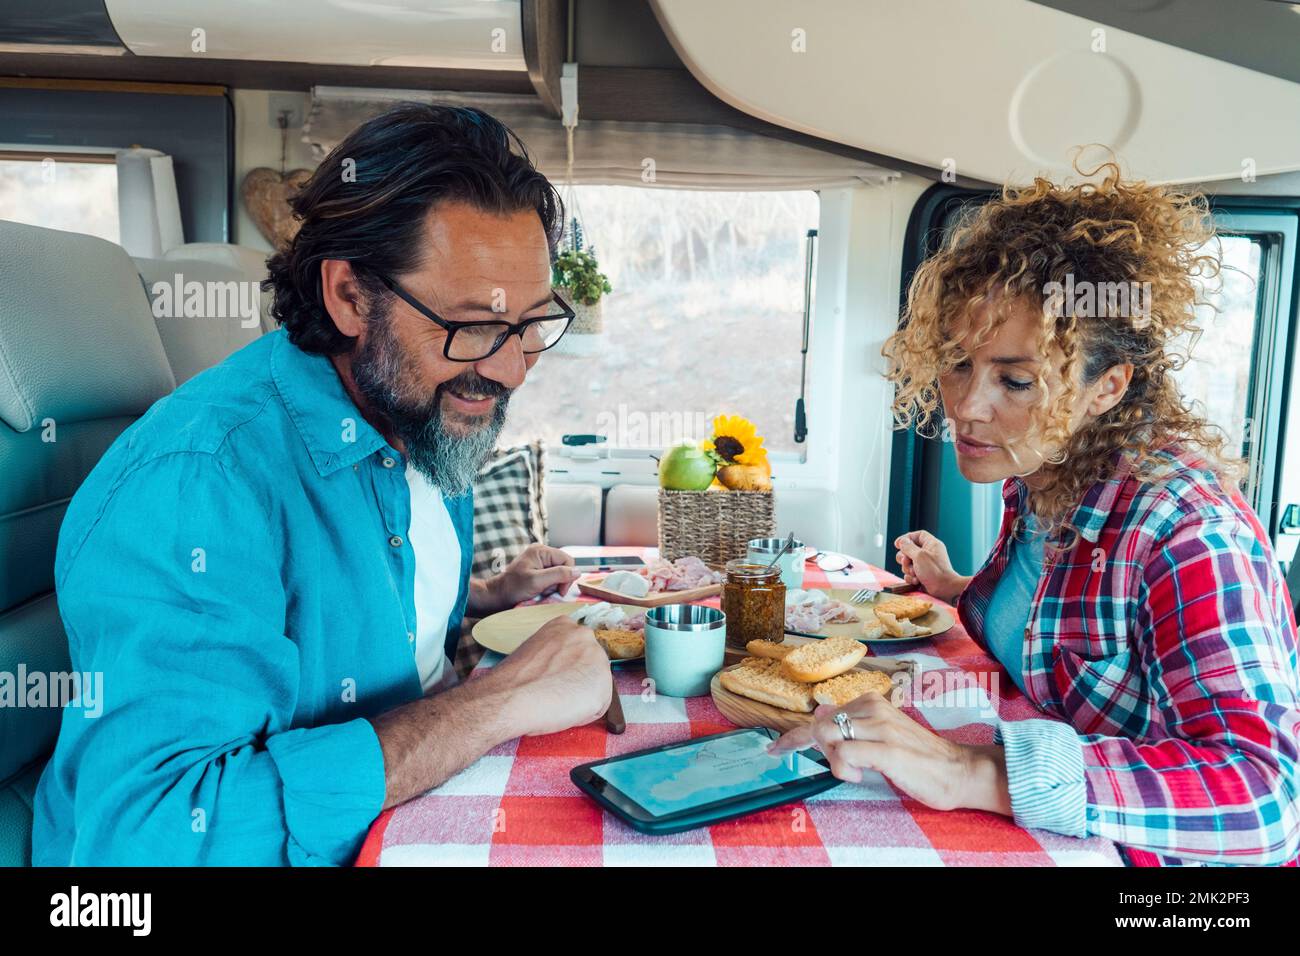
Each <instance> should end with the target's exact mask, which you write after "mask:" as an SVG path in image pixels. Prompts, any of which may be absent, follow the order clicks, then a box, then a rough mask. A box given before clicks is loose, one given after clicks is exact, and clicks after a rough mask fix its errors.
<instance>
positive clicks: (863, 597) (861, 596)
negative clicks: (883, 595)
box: [849, 588, 880, 604]
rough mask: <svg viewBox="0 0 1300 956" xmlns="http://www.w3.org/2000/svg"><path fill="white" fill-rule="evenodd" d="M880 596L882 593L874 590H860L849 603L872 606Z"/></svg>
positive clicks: (854, 593) (855, 592)
mask: <svg viewBox="0 0 1300 956" xmlns="http://www.w3.org/2000/svg"><path fill="white" fill-rule="evenodd" d="M879 596H880V592H879V591H876V590H873V589H872V588H859V589H858V590H856V591H854V592H853V596H852V597H850V598H849V603H850V604H870V603H871V602H872V601H874V600H875V599H876V598H877V597H879Z"/></svg>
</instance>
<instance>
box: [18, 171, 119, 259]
mask: <svg viewBox="0 0 1300 956" xmlns="http://www.w3.org/2000/svg"><path fill="white" fill-rule="evenodd" d="M0 219H8V220H10V221H12V222H23V223H27V224H29V225H32V226H44V227H45V228H47V229H63V230H66V231H68V232H84V233H88V234H90V235H92V236H99V237H100V238H101V239H107V240H109V241H110V242H118V241H119V240H120V238H121V234H120V232H119V230H118V220H117V166H116V164H115V163H114V161H113V156H112V154H111V153H103V154H97V153H92V154H63V153H51V154H48V155H42V154H40V153H30V154H28V153H14V152H0Z"/></svg>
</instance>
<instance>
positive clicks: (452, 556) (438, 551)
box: [406, 465, 460, 694]
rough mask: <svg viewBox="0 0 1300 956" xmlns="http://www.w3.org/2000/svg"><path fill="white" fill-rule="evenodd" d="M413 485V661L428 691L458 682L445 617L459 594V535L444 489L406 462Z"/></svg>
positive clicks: (407, 475) (443, 688) (423, 685)
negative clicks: (449, 654)
mask: <svg viewBox="0 0 1300 956" xmlns="http://www.w3.org/2000/svg"><path fill="white" fill-rule="evenodd" d="M406 483H407V484H408V485H409V486H410V488H411V529H410V531H409V532H408V533H407V539H408V540H409V541H410V542H411V549H412V550H413V551H414V552H415V665H416V668H417V669H418V670H419V672H420V686H421V687H423V688H424V692H425V693H426V694H427V693H429V692H430V691H433V690H438V691H441V690H446V689H447V688H448V687H450V686H452V685H453V684H455V683H456V669H455V668H454V667H449V666H447V665H448V661H447V650H446V638H447V618H449V617H450V616H451V609H452V608H453V607H454V606H455V604H456V597H457V595H458V594H459V593H460V539H459V538H457V537H456V528H455V526H454V525H453V524H452V523H451V514H450V513H449V512H448V511H447V507H446V505H445V504H444V503H443V500H442V490H441V489H440V488H438V486H437V485H433V484H430V483H429V482H428V480H426V479H425V477H424V475H422V474H420V473H419V472H418V471H416V470H415V469H414V468H412V467H411V466H410V465H407V466H406Z"/></svg>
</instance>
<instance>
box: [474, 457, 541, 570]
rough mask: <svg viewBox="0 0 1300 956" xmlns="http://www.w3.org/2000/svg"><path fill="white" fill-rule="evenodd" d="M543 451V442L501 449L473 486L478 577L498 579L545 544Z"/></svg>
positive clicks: (475, 553) (475, 557)
mask: <svg viewBox="0 0 1300 956" xmlns="http://www.w3.org/2000/svg"><path fill="white" fill-rule="evenodd" d="M545 467H546V462H545V449H544V446H543V444H542V442H540V441H536V442H533V443H532V444H529V445H519V446H518V447H515V448H500V449H497V451H496V452H494V453H493V455H492V457H491V458H490V459H489V460H488V462H487V464H486V465H484V466H483V467H482V469H480V470H479V473H478V479H477V480H476V481H475V482H474V566H473V569H472V570H471V573H472V574H473V575H474V576H475V577H480V578H481V577H488V576H490V575H493V574H500V573H501V571H502V569H503V568H505V566H506V565H507V564H509V563H510V562H511V561H513V560H514V559H515V558H516V557H518V556H519V554H520V553H521V552H523V550H524V549H525V548H526V547H528V546H529V545H530V544H533V543H535V542H542V541H545V540H546V504H545V501H544V499H543V481H544V476H545Z"/></svg>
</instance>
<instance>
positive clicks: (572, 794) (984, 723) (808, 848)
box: [357, 548, 1123, 866]
mask: <svg viewBox="0 0 1300 956" xmlns="http://www.w3.org/2000/svg"><path fill="white" fill-rule="evenodd" d="M570 550H571V551H572V552H573V553H574V554H582V553H587V554H597V553H601V554H640V555H642V556H645V557H647V558H649V557H653V556H654V554H655V551H654V549H641V548H584V549H578V548H573V549H570ZM804 581H805V586H806V587H853V588H857V587H866V586H880V585H882V584H889V583H894V582H896V581H897V578H894V577H893V576H891V575H889V574H887V573H886V572H884V571H881V570H880V569H878V568H873V567H871V566H870V565H868V564H866V563H864V562H861V561H856V560H855V561H854V562H853V564H852V565H851V567H850V569H849V572H848V573H847V574H845V573H842V572H835V573H832V574H827V573H826V572H824V571H822V570H821V569H820V568H817V567H816V566H814V565H812V564H809V565H808V566H807V568H806V571H805V578H804ZM573 595H574V596H576V589H575V591H574V592H573ZM568 599H569V600H572V599H573V597H570V598H568ZM706 603H714V604H716V603H717V599H714V600H713V601H712V602H706ZM954 616H955V615H954ZM868 653H870V654H874V655H877V656H887V657H895V658H904V659H908V660H913V661H916V662H917V663H918V664H919V665H920V668H921V679H920V682H919V685H918V687H917V690H919V693H914V694H913V697H912V703H910V704H907V705H905V709H906V710H907V712H908V713H909V714H910V715H911V716H913V717H915V718H916V719H918V720H920V721H921V722H922V723H924V724H926V725H927V726H929V727H931V728H932V729H933V730H935V731H936V732H937V733H940V734H942V735H943V736H945V737H948V738H949V739H952V740H956V741H960V742H962V743H991V742H992V740H993V726H994V723H995V721H996V719H997V718H996V717H995V716H994V713H993V708H994V707H996V710H997V715H998V716H1000V717H1001V718H1002V719H1004V720H1023V719H1026V718H1029V717H1036V716H1040V715H1039V713H1038V712H1037V709H1036V708H1035V707H1034V706H1033V705H1032V704H1031V703H1030V702H1029V701H1028V700H1026V699H1025V697H1024V696H1023V695H1022V694H1021V693H1020V691H1019V689H1018V688H1016V686H1015V685H1014V683H1012V681H1011V680H1010V678H1008V677H1006V675H1005V673H1004V672H1003V671H1002V669H1001V667H1000V665H999V664H998V663H997V662H996V661H994V660H993V659H992V658H990V657H989V656H988V655H987V654H985V653H984V652H983V651H981V650H980V649H979V647H977V646H976V644H975V643H974V641H972V640H971V639H970V637H968V636H967V635H966V633H965V631H963V630H962V628H961V625H960V623H958V624H957V625H956V626H955V627H954V628H953V629H952V630H950V631H948V632H947V633H945V634H943V635H941V636H939V637H936V638H934V639H925V640H918V641H914V642H908V643H905V644H875V645H873V646H871V647H870V649H869V652H868ZM499 659H500V658H499V657H498V656H497V655H495V654H488V655H486V656H485V657H484V659H483V660H482V661H481V662H480V663H479V666H478V669H477V670H476V672H475V673H476V674H477V673H478V672H479V671H481V670H483V669H484V668H488V667H491V666H492V665H493V664H495V663H496V662H497V661H498V660H499ZM999 675H1001V676H1000V677H999ZM473 679H474V677H473V676H471V677H470V680H473ZM615 680H616V684H617V686H618V691H619V697H620V698H621V701H622V704H623V714H624V716H625V718H626V720H627V730H626V732H625V733H623V734H621V735H614V734H610V733H608V732H607V731H606V730H605V725H604V722H603V721H597V722H595V723H592V724H587V725H586V726H583V727H575V728H572V729H570V730H566V731H564V732H563V733H558V734H549V735H547V736H543V737H523V738H520V739H518V740H512V741H510V742H509V743H506V744H503V745H502V746H500V747H497V748H495V749H493V750H491V751H489V752H488V753H487V754H486V755H484V756H483V757H482V758H481V759H479V760H478V761H477V762H476V763H474V764H472V765H471V766H469V767H467V768H466V769H465V770H463V771H461V772H460V773H459V774H457V775H456V776H455V777H453V778H452V779H450V780H448V781H447V782H446V783H444V784H443V785H442V786H441V787H437V788H436V789H433V790H430V791H429V792H428V793H426V794H424V795H423V796H420V797H417V798H415V799H413V800H410V801H408V802H407V803H404V804H402V805H401V806H400V807H395V808H393V809H392V810H388V811H385V812H384V813H383V814H381V815H380V816H379V817H378V818H377V819H376V820H375V822H374V824H373V825H372V826H371V829H370V833H369V834H368V835H367V837H366V840H365V843H364V844H363V846H362V849H361V853H360V855H359V856H358V858H357V865H358V866H431V865H452V866H458V865H469V866H618V865H634V866H641V865H673V866H675V865H682V866H813V865H816V866H826V865H841V866H843V865H849V866H854V865H879V866H914V865H916V866H1078V865H1083V866H1089V865H1091V866H1120V865H1123V864H1122V860H1121V858H1120V856H1119V853H1118V851H1117V850H1116V848H1115V845H1114V844H1113V843H1111V842H1110V841H1108V840H1103V839H1099V838H1090V839H1086V840H1079V839H1074V838H1071V837H1065V836H1059V835H1057V834H1055V833H1049V832H1047V831H1043V830H1026V829H1023V828H1022V827H1019V826H1017V825H1016V824H1015V823H1014V822H1012V821H1011V820H1010V819H1008V818H1006V817H1002V816H999V815H997V814H993V813H986V812H983V811H977V810H950V811H940V810H932V809H930V808H928V807H926V806H925V805H923V804H921V803H919V802H917V801H916V800H912V799H911V798H909V797H906V796H903V795H902V794H901V793H900V792H899V791H898V790H896V789H895V788H894V787H893V786H892V785H891V784H890V783H889V782H888V781H887V780H886V779H885V778H884V777H882V776H881V775H880V774H877V773H870V772H868V773H867V775H866V779H864V781H863V782H862V783H861V784H849V783H841V784H840V785H839V786H836V787H834V788H832V789H830V790H828V791H826V792H824V793H821V794H818V795H817V796H814V797H812V798H810V799H808V800H804V801H802V802H799V803H794V804H787V805H786V806H781V807H774V808H772V809H769V810H766V811H763V812H761V813H757V814H752V815H750V816H748V817H744V818H742V819H740V820H734V821H731V822H729V823H722V824H718V825H717V826H712V827H707V828H702V829H698V830H691V831H688V832H686V833H678V834H673V835H670V836H648V835H646V834H643V833H638V832H637V831H635V830H633V829H632V828H631V827H629V826H627V825H626V824H624V823H622V822H621V821H620V820H618V819H616V818H615V817H613V816H610V815H609V814H607V813H605V812H604V811H603V810H601V809H600V808H599V807H598V806H597V805H596V804H595V803H593V802H592V801H591V800H589V799H588V798H587V797H586V796H584V795H583V794H582V793H580V792H579V791H578V789H577V788H576V787H575V786H574V785H573V783H572V782H571V781H570V780H569V770H570V769H572V768H573V767H574V766H576V765H578V764H581V763H586V762H588V761H591V760H597V759H600V758H602V757H611V756H616V755H618V754H623V753H628V752H629V751H633V750H640V749H642V748H645V747H653V746H658V745H661V744H667V743H672V742H674V741H678V740H684V739H687V738H691V737H702V736H705V735H707V734H714V733H719V732H721V731H725V730H732V729H734V725H733V724H732V723H731V722H730V721H728V720H727V719H726V718H725V717H723V716H722V714H721V713H719V712H718V709H717V708H716V707H715V706H714V705H713V700H712V699H711V698H710V697H707V696H706V697H694V698H686V699H682V698H674V697H666V696H663V695H658V696H655V695H650V694H646V695H645V696H644V697H643V691H644V689H645V688H644V686H643V681H644V680H645V670H644V668H643V667H642V666H640V665H625V666H623V667H621V668H619V669H616V670H615ZM990 702H992V703H990Z"/></svg>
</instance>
